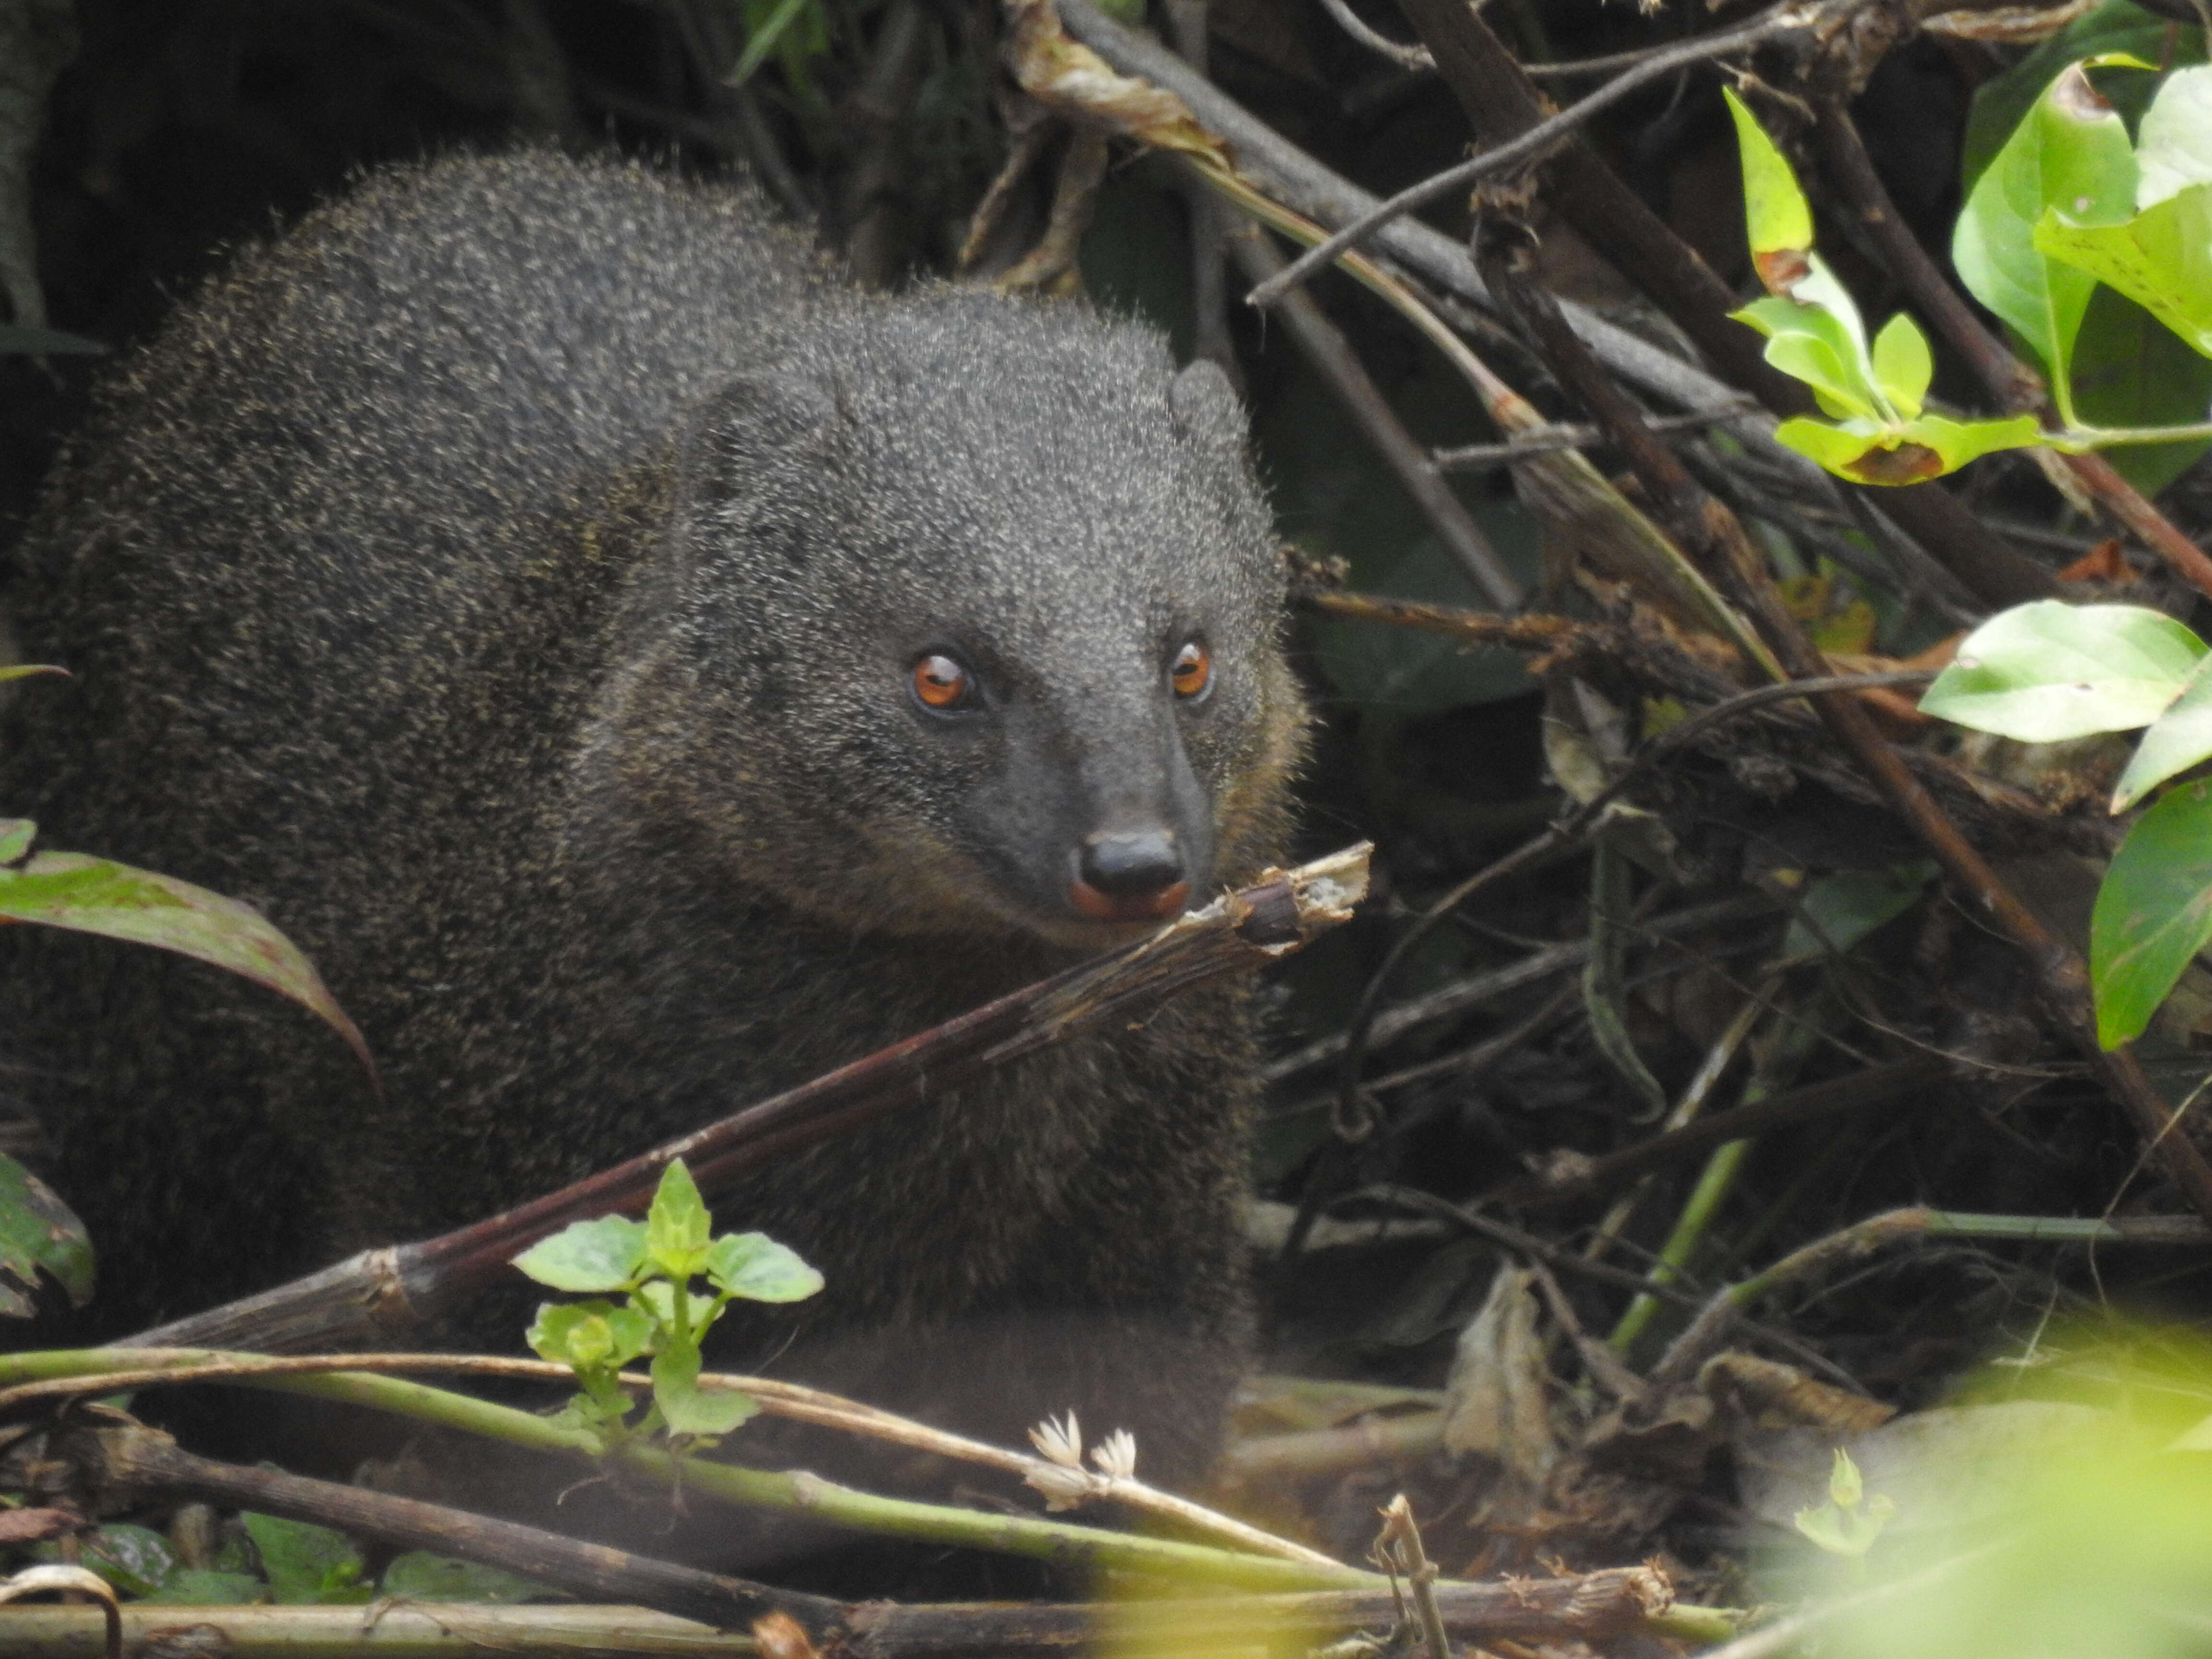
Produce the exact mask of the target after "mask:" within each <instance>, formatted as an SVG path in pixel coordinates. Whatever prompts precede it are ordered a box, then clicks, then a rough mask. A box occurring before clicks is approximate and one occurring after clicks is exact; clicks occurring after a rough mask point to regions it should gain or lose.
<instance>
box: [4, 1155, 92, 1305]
mask: <svg viewBox="0 0 2212 1659" xmlns="http://www.w3.org/2000/svg"><path fill="white" fill-rule="evenodd" d="M41 1272H45V1273H50V1274H52V1276H53V1279H54V1282H55V1283H56V1284H58V1285H60V1286H61V1287H62V1289H63V1290H64V1291H67V1292H68V1294H69V1299H70V1305H71V1306H72V1307H78V1308H82V1306H84V1304H86V1303H87V1302H88V1301H90V1300H91V1299H92V1285H93V1260H92V1240H91V1238H90V1237H88V1236H87V1234H86V1232H85V1230H84V1223H82V1221H80V1220H78V1219H77V1218H76V1213H75V1212H73V1211H71V1210H70V1206H68V1205H66V1204H64V1203H63V1202H62V1201H61V1200H60V1199H59V1198H58V1197H57V1196H55V1194H54V1190H53V1188H51V1187H49V1186H47V1185H46V1182H43V1181H41V1180H40V1179H39V1178H38V1176H34V1175H33V1174H32V1173H31V1172H30V1171H29V1170H27V1169H25V1168H24V1167H23V1166H22V1165H21V1164H18V1163H17V1162H15V1159H14V1158H6V1157H0V1314H7V1315H11V1316H15V1317H16V1318H19V1319H27V1318H29V1317H30V1316H31V1315H32V1314H33V1313H34V1312H36V1311H37V1310H36V1309H35V1308H34V1307H33V1305H32V1303H31V1298H30V1297H29V1296H28V1295H27V1294H26V1293H25V1292H28V1291H35V1290H36V1289H37V1288H38V1283H39V1274H40V1273H41ZM9 1281H13V1282H12V1283H11V1282H9ZM17 1285H21V1287H22V1289H21V1291H18V1290H17V1289H16V1288H15V1287H16V1286H17Z"/></svg>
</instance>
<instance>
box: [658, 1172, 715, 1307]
mask: <svg viewBox="0 0 2212 1659" xmlns="http://www.w3.org/2000/svg"><path fill="white" fill-rule="evenodd" d="M713 1231H714V1218H713V1217H712V1216H710V1215H708V1213H707V1205H706V1200H703V1199H702V1198H701V1197H700V1196H699V1188H698V1183H697V1182H694V1181H693V1180H692V1179H691V1171H690V1170H687V1169H685V1168H684V1160H683V1159H682V1158H677V1159H676V1160H674V1161H673V1162H672V1163H671V1164H669V1166H668V1167H667V1168H666V1169H665V1170H662V1171H661V1172H660V1185H659V1188H658V1189H657V1190H656V1191H655V1192H654V1193H653V1207H652V1209H650V1210H648V1211H647V1212H646V1217H645V1250H646V1254H647V1255H648V1256H649V1257H651V1258H652V1261H653V1265H654V1266H655V1267H658V1268H659V1269H660V1271H661V1272H663V1273H666V1274H667V1275H668V1276H669V1277H670V1278H671V1279H677V1280H678V1281H681V1280H684V1279H690V1277H691V1275H692V1274H694V1273H697V1272H698V1271H699V1269H700V1267H701V1266H702V1264H703V1263H704V1262H705V1261H706V1259H707V1243H708V1237H709V1236H710V1235H711V1234H712V1232H713Z"/></svg>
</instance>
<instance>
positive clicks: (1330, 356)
mask: <svg viewBox="0 0 2212 1659" xmlns="http://www.w3.org/2000/svg"><path fill="white" fill-rule="evenodd" d="M1209 199H1211V198H1210V197H1209ZM1229 247H1230V251H1231V253H1232V254H1234V255H1235V257H1236V259H1237V264H1238V265H1239V266H1241V267H1242V268H1243V272H1244V275H1245V276H1246V278H1247V279H1248V280H1250V281H1254V282H1259V281H1261V279H1262V278H1266V277H1267V276H1268V273H1269V272H1271V271H1280V270H1283V269H1284V268H1285V267H1284V264H1283V261H1282V258H1281V257H1280V256H1279V254H1277V253H1276V252H1275V250H1274V248H1273V246H1271V245H1270V244H1269V243H1268V240H1267V235H1266V234H1265V233H1264V232H1262V231H1261V229H1260V228H1259V227H1258V226H1257V225H1254V224H1249V223H1248V224H1245V225H1243V226H1240V227H1239V228H1237V230H1236V231H1234V232H1232V233H1231V235H1230V237H1229ZM1278 314H1279V316H1280V317H1281V318H1282V321H1283V326H1284V328H1285V330H1287V331H1288V332H1289V334H1290V337H1291V339H1292V340H1293V341H1295V342H1296V343H1297V347H1298V349H1299V350H1300V351H1302V352H1303V353H1304V354H1305V359H1306V361H1307V362H1310V363H1311V364H1312V365H1313V367H1314V368H1315V369H1316V371H1317V372H1318V373H1319V374H1321V377H1322V379H1323V380H1327V381H1328V384H1329V389H1330V390H1331V391H1333V392H1335V393H1336V398H1337V401H1338V402H1339V403H1340V404H1343V405H1344V407H1345V410H1346V413H1348V414H1349V415H1350V416H1352V421H1353V422H1354V423H1355V424H1356V425H1358V428H1359V429H1360V431H1361V432H1363V433H1364V434H1365V435H1366V437H1367V441H1368V442H1369V443H1370V444H1372V445H1373V446H1374V447H1375V452H1376V454H1377V455H1379V456H1381V457H1382V459H1383V464H1384V465H1386V466H1388V467H1389V469H1390V471H1391V474H1392V476H1393V477H1395V478H1396V479H1397V480H1398V483H1399V485H1400V486H1401V488H1402V489H1404V490H1405V492H1406V493H1407V495H1411V496H1412V497H1413V502H1414V505H1416V506H1417V507H1419V508H1420V509H1421V511H1422V512H1423V513H1425V515H1427V518H1428V520H1429V525H1430V527H1431V528H1432V529H1433V530H1435V532H1437V538H1438V539H1439V540H1441V541H1442V542H1443V544H1444V547H1445V549H1446V550H1447V551H1449V553H1450V554H1451V556H1453V557H1454V558H1455V559H1456V560H1457V561H1458V562H1459V565H1460V568H1461V569H1462V570H1463V571H1465V572H1466V573H1467V576H1468V580H1470V581H1472V582H1473V583H1474V586H1475V587H1476V589H1477V590H1478V591H1479V592H1480V593H1481V594H1482V596H1483V598H1485V599H1488V600H1489V601H1490V603H1491V604H1492V605H1496V606H1497V607H1498V609H1499V610H1500V611H1517V610H1519V609H1520V607H1521V584H1520V583H1519V582H1518V581H1517V580H1515V578H1514V575H1513V573H1512V571H1511V570H1510V569H1509V568H1507V567H1506V564H1505V562H1504V560H1503V559H1502V558H1500V557H1499V556H1498V550H1497V549H1496V548H1495V547H1493V546H1492V545H1491V542H1490V538H1489V537H1487V536H1486V535H1484V534H1483V533H1482V526H1480V525H1478V524H1477V523H1476V522H1475V521H1474V514H1473V513H1469V512H1468V510H1467V506H1466V504H1465V503H1464V502H1462V501H1461V500H1460V498H1459V497H1458V495H1455V494H1454V493H1453V490H1452V487H1451V485H1449V483H1446V482H1445V481H1444V477H1443V473H1442V472H1441V471H1439V470H1438V468H1437V464H1436V462H1435V461H1434V460H1433V459H1431V458H1430V455H1429V453H1428V451H1427V450H1426V449H1425V448H1424V447H1422V446H1421V445H1420V444H1419V443H1418V442H1416V441H1414V438H1413V434H1412V433H1410V432H1408V431H1407V430H1406V428H1405V423H1404V422H1401V420H1399V418H1398V416H1397V411H1396V410H1393V409H1392V408H1391V407H1390V404H1389V399H1387V398H1384V397H1383V394H1382V393H1381V392H1379V391H1377V390H1376V386H1375V382H1374V381H1373V380H1371V379H1370V378H1369V376H1368V373H1367V370H1366V368H1365V367H1364V365H1363V364H1362V363H1361V362H1360V361H1359V354H1358V353H1357V352H1356V351H1354V350H1353V349H1352V345H1351V343H1350V342H1349V341H1347V340H1346V338H1345V337H1344V335H1343V333H1342V332H1341V331H1340V330H1339V329H1338V328H1337V326H1336V325H1335V324H1334V323H1332V322H1331V321H1329V319H1328V317H1327V316H1326V315H1325V314H1324V313H1322V308H1321V307H1320V306H1319V305H1318V304H1316V302H1315V301H1314V299H1313V296H1312V295H1310V294H1307V293H1306V292H1305V291H1304V289H1299V290H1297V292H1295V293H1292V294H1290V295H1285V296H1284V300H1283V303H1282V304H1281V306H1280V307H1278Z"/></svg>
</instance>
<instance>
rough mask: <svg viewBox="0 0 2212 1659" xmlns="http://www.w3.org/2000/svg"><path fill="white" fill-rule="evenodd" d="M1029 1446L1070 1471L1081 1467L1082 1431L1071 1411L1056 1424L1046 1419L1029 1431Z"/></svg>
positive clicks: (1052, 1420)
mask: <svg viewBox="0 0 2212 1659" xmlns="http://www.w3.org/2000/svg"><path fill="white" fill-rule="evenodd" d="M1030 1444H1031V1445H1032V1446H1035V1447H1036V1449H1037V1451H1038V1452H1039V1454H1040V1455H1043V1456H1045V1457H1048V1458H1049V1459H1051V1460H1052V1461H1053V1462H1055V1463H1059V1464H1062V1465H1064V1466H1065V1467H1066V1468H1071V1469H1079V1468H1082V1467H1083V1430H1082V1427H1081V1425H1079V1424H1078V1423H1077V1422H1076V1420H1075V1413H1073V1412H1072V1411H1071V1412H1070V1413H1068V1414H1067V1415H1066V1417H1065V1418H1063V1419H1060V1420H1059V1421H1057V1422H1055V1421H1054V1419H1051V1418H1049V1417H1048V1418H1046V1419H1045V1420H1044V1421H1043V1422H1042V1423H1040V1424H1038V1425H1036V1427H1035V1428H1033V1429H1031V1430H1030Z"/></svg>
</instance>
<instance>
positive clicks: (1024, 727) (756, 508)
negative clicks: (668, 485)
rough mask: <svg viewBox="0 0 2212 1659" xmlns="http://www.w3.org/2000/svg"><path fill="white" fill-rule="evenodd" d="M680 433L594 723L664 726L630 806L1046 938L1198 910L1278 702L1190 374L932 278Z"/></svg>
mask: <svg viewBox="0 0 2212 1659" xmlns="http://www.w3.org/2000/svg"><path fill="white" fill-rule="evenodd" d="M986 309H987V313H988V326H978V325H977V321H978V319H977V317H976V314H975V313H978V312H979V311H983V310H986ZM682 479H683V483H682V485H681V490H682V495H681V499H680V501H679V503H678V524H677V527H676V529H675V532H674V533H673V536H672V538H671V544H670V547H669V549H668V551H667V568H666V569H665V571H664V572H662V573H660V578H661V580H665V581H667V582H670V583H672V584H673V586H674V589H675V597H674V599H673V603H672V604H671V605H668V606H667V607H666V609H665V611H661V612H659V615H658V617H657V618H656V627H655V629H654V630H653V633H652V635H650V636H648V637H647V638H644V639H641V640H640V641H638V645H639V647H640V650H639V653H638V654H637V656H636V657H635V658H634V659H633V665H632V672H631V674H630V676H629V677H626V679H625V682H624V685H623V691H624V694H625V695H624V698H623V700H621V701H619V702H617V706H616V707H615V708H613V709H612V710H611V714H610V719H611V729H608V730H606V731H605V732H604V734H603V735H604V737H605V739H606V740H607V742H608V746H609V749H610V750H621V751H625V752H629V753H630V754H637V753H640V752H641V747H642V746H647V745H650V746H655V747H657V746H659V745H660V744H665V743H668V742H671V741H672V742H677V743H680V744H683V745H684V747H685V749H686V750H687V752H686V754H685V756H684V764H683V766H682V767H681V768H680V771H681V774H682V775H683V776H684V777H685V778H686V779H687V780H688V784H687V787H686V789H685V790H684V792H683V794H682V798H681V799H670V798H669V792H668V790H667V787H666V781H667V779H668V777H669V775H671V772H670V769H667V768H665V767H663V766H661V765H660V764H659V763H658V762H657V761H656V763H654V764H653V765H652V767H651V768H650V769H649V770H650V774H651V776H652V778H653V785H652V787H651V789H650V790H649V791H647V792H646V793H648V794H649V795H650V796H651V797H652V798H651V799H647V800H641V801H634V802H633V803H632V805H631V806H630V807H629V809H628V810H631V811H640V810H641V811H648V812H650V811H675V812H678V813H679V814H681V815H682V816H684V817H686V818H689V819H690V820H691V822H692V823H693V824H694V826H695V827H696V828H697V829H700V830H702V831H703V833H704V834H705V835H706V836H708V838H709V840H710V841H711V842H714V843H716V844H718V846H719V848H720V851H721V853H722V855H723V856H724V857H726V859H727V860H728V861H729V866H730V867H731V869H732V871H733V872H742V873H743V878H744V880H746V881H747V882H748V883H749V884H763V883H764V884H766V885H767V886H768V887H769V889H770V890H772V891H773V892H774V894H775V896H776V897H777V898H778V899H779V900H780V901H781V902H788V903H792V904H794V905H797V906H799V907H801V908H810V909H814V910H817V911H820V912H823V913H827V914H829V915H833V916H835V917H836V918H837V919H839V920H841V921H845V922H847V923H848V924H850V925H852V926H854V927H856V928H870V929H874V928H886V929H889V930H890V931H894V932H902V933H925V932H926V933H940V932H946V931H951V932H957V933H976V932H981V933H992V932H1000V933H1003V932H1006V931H1008V930H1014V931H1019V932H1026V933H1031V934H1033V935H1036V936H1039V937H1042V939H1046V940H1048V941H1050V942H1053V943H1055V944H1060V945H1069V946H1073V947H1076V948H1097V947H1098V946H1099V945H1103V944H1106V943H1109V942H1112V941H1113V940H1114V939H1118V938H1121V937H1125V936H1127V935H1128V934H1130V933H1133V932H1137V931H1141V930H1142V929H1144V928H1146V927H1155V926H1157V925H1158V922H1159V921H1160V920H1162V919H1163V918H1164V917H1168V916H1171V915H1176V914H1177V913H1179V912H1180V911H1181V910H1182V908H1185V906H1186V904H1187V903H1190V904H1195V903H1202V902H1205V901H1206V899H1208V898H1210V897H1211V896H1212V893H1213V891H1214V890H1216V888H1217V887H1218V884H1220V882H1221V880H1222V879H1224V878H1225V877H1229V876H1231V875H1235V874H1239V873H1242V872H1243V866H1244V865H1245V864H1246V863H1247V861H1248V860H1249V853H1250V848H1249V845H1248V843H1249V842H1252V841H1253V840H1254V839H1255V834H1257V833H1271V832H1272V829H1273V826H1272V825H1267V826H1255V825H1253V824H1251V823H1247V822H1246V821H1245V820H1246V817H1247V816H1248V813H1247V811H1246V810H1245V807H1244V803H1245V802H1247V801H1248V800H1251V799H1258V798H1261V797H1265V798H1268V799H1273V797H1274V796H1275V795H1276V794H1277V793H1279V783H1280V781H1281V777H1282V775H1283V773H1284V771H1285V769H1286V768H1287V767H1288V765H1289V763H1290V762H1291V755H1290V753H1289V752H1288V747H1289V744H1291V741H1292V740H1293V739H1292V738H1291V737H1289V736H1288V735H1287V734H1289V733H1292V732H1295V731H1296V730H1297V726H1298V721H1297V717H1296V715H1295V714H1293V713H1292V712H1291V710H1292V708H1294V699H1295V694H1294V692H1293V691H1292V690H1291V688H1290V686H1289V684H1288V681H1287V677H1286V675H1285V671H1284V670H1283V668H1282V665H1281V660H1280V658H1279V653H1278V649H1277V647H1276V643H1275V640H1274V631H1275V629H1276V627H1277V625H1278V624H1277V619H1278V617H1279V613H1280V610H1281V604H1282V576H1281V567H1280V562H1279V557H1278V556H1277V554H1276V552H1275V550H1274V548H1273V544H1272V541H1271V539H1270V537H1269V534H1268V529H1269V526H1268V520H1267V513H1266V508H1265V505H1264V503H1263V501H1262V500H1261V495H1260V493H1259V491H1258V489H1257V488H1256V487H1255V484H1254V483H1253V481H1252V478H1251V476H1250V472H1249V467H1248V466H1247V465H1246V463H1245V460H1244V459H1243V416H1242V412H1241V410H1239V408H1238V406H1237V402H1236V398H1235V396H1234V394H1233V393H1232V392H1231V390H1230V388H1229V386H1228V384H1227V382H1226V380H1225V378H1224V377H1223V376H1222V375H1221V374H1219V372H1218V370H1216V369H1214V368H1212V366H1211V365H1202V366H1199V367H1194V368H1191V369H1188V370H1185V371H1183V373H1182V374H1181V375H1179V376H1177V375H1174V374H1172V373H1171V371H1170V368H1169V366H1168V365H1167V363H1166V362H1165V360H1164V350H1163V347H1162V345H1161V343H1160V342H1159V341H1158V338H1157V337H1155V336H1153V335H1152V334H1150V333H1149V332H1146V331H1141V330H1139V329H1137V328H1135V327H1133V326H1130V325H1121V324H1114V323H1109V322H1103V321H1100V320H1098V319H1095V318H1091V317H1088V316H1085V315H1081V314H1079V313H1071V312H1069V311H1066V309H1064V308H1054V309H1051V310H1048V309H1046V308H1044V307H1027V306H1012V305H1009V304H1007V303H1006V301H1001V300H997V299H994V298H990V297H987V296H983V295H974V294H967V293H961V292H958V291H955V290H944V291H940V292H939V293H937V294H936V295H933V296H931V297H929V298H928V299H927V301H926V302H925V303H921V304H913V305H908V306H905V307H900V308H897V309H896V310H890V309H884V308H876V309H872V310H862V309H860V308H857V307H856V308H854V310H852V311H850V312H848V313H844V314H842V315H841V316H839V317H837V318H836V325H835V326H834V327H832V328H828V329H824V330H822V331H818V332H817V334H816V336H815V337H813V338H811V340H809V341H808V342H807V343H806V346H805V349H801V350H798V351H794V352H793V353H792V354H791V355H790V356H787V357H786V358H785V359H784V360H783V361H781V362H778V363H776V364H775V365H773V366H772V367H769V368H765V369H763V370H762V371H760V372H758V373H753V374H745V375H743V376H741V377H740V378H739V379H738V380H736V381H735V382H734V383H732V384H731V385H729V386H726V387H725V388H724V389H723V390H722V392H720V394H719V395H717V396H716V397H715V398H713V399H712V400H711V402H710V403H709V404H708V407H707V408H706V409H705V410H702V411H701V413H700V415H699V416H698V417H697V420H696V423H695V426H694V429H693V430H692V432H691V434H690V437H689V439H688V453H687V454H686V457H685V459H684V466H683V468H682ZM667 592H668V589H666V588H662V589H659V593H661V594H666V593H667ZM792 641H805V647H804V649H803V650H801V649H795V648H792V647H790V646H789V645H788V644H787V642H792ZM686 711H688V714H689V717H688V718H680V716H682V715H684V714H685V712H686ZM702 712H708V713H710V714H711V718H707V719H702V718H701V714H702ZM603 752H604V751H603ZM825 852H834V854H836V857H835V867H836V868H837V869H838V871H839V877H838V879H837V880H836V882H835V883H834V884H824V883H823V881H822V880H821V879H820V872H821V871H822V870H823V867H824V864H825V856H824V855H825Z"/></svg>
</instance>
